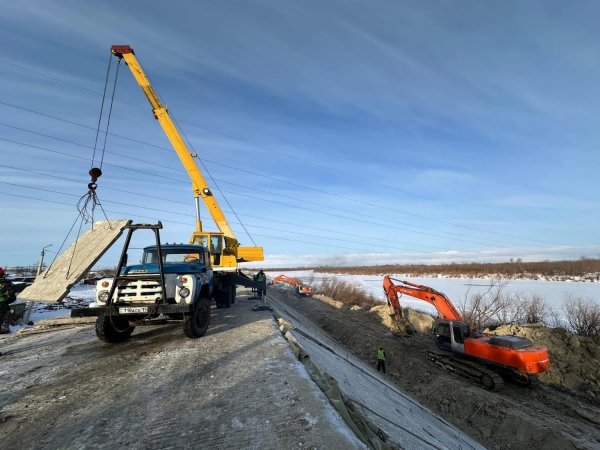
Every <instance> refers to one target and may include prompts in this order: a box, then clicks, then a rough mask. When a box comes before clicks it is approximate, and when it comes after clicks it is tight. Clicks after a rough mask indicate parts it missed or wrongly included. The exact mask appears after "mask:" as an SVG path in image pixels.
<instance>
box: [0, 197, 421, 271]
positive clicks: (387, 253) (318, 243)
mask: <svg viewBox="0 0 600 450" xmlns="http://www.w3.org/2000/svg"><path fill="white" fill-rule="evenodd" d="M0 194H2V195H10V196H13V197H19V198H26V199H30V200H37V201H41V202H48V203H53V204H58V205H65V206H70V207H72V206H73V205H71V204H69V203H64V202H57V201H53V200H42V199H39V198H36V197H29V196H26V195H20V194H11V193H9V192H0ZM107 203H109V202H107ZM106 211H107V212H110V213H113V214H123V213H122V212H119V211H111V210H108V209H107V210H106ZM126 215H129V216H133V217H140V218H143V219H151V220H161V221H162V222H166V223H176V224H181V225H189V226H192V224H191V223H187V222H177V221H173V220H163V219H158V218H156V217H148V216H141V215H137V214H131V213H127V214H126ZM255 236H260V237H265V238H268V239H277V240H283V241H290V242H301V243H303V244H311V245H317V246H319V247H333V248H342V249H346V250H354V251H364V252H367V253H368V254H381V255H389V254H391V253H389V252H377V251H373V250H366V249H360V248H354V247H343V246H339V245H331V244H323V243H320V242H310V241H306V240H301V241H300V240H297V239H289V238H282V237H278V236H272V235H262V234H255ZM325 239H327V238H325ZM401 257H403V258H411V257H412V258H416V257H418V258H422V257H420V256H417V255H401ZM424 259H427V258H424Z"/></svg>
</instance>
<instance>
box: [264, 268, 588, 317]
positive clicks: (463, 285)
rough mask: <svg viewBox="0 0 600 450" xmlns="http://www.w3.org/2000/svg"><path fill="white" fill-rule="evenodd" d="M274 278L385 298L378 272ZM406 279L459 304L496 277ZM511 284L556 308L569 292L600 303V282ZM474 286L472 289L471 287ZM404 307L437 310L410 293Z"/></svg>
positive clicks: (303, 273)
mask: <svg viewBox="0 0 600 450" xmlns="http://www.w3.org/2000/svg"><path fill="white" fill-rule="evenodd" d="M265 273H266V274H267V275H268V276H270V277H275V276H277V275H280V274H281V273H283V274H285V275H288V276H290V277H297V278H301V279H302V280H304V281H305V282H307V283H310V282H311V280H312V284H314V285H318V283H319V280H322V279H324V278H331V277H336V278H340V279H342V280H345V281H348V282H351V283H355V284H359V285H361V286H362V287H363V288H364V289H365V290H366V291H367V292H369V293H371V294H373V295H374V296H375V297H377V298H379V299H381V301H385V296H384V294H383V277H382V276H377V275H340V274H334V273H316V272H313V271H312V270H302V271H289V272H268V271H266V272H265ZM396 278H399V279H405V280H407V281H410V282H411V283H415V284H422V285H425V286H429V287H432V288H433V289H436V290H438V291H440V292H443V293H444V294H446V295H447V296H448V298H449V299H450V300H451V301H452V302H453V303H455V304H456V305H457V306H458V305H460V304H461V303H462V302H463V301H464V298H465V296H466V295H467V292H469V295H470V294H472V293H477V292H485V291H486V290H487V289H488V288H489V283H490V282H491V281H492V280H485V279H484V280H482V279H472V280H469V279H464V278H418V277H402V278H400V277H396ZM507 282H508V284H507V285H506V287H505V288H504V292H505V293H507V294H513V295H519V296H532V295H540V296H542V297H544V298H545V299H546V301H547V303H548V304H549V305H550V306H552V308H554V309H556V310H560V309H561V308H562V303H563V300H564V298H565V295H567V294H571V293H572V294H573V295H574V296H575V297H582V298H589V299H593V300H594V301H595V302H597V303H600V283H589V282H588V283H583V282H570V281H534V280H507ZM469 287H470V290H469ZM401 302H402V304H403V305H404V306H407V307H409V308H414V309H418V310H421V311H425V312H430V313H435V312H436V311H435V309H434V308H433V307H432V306H430V305H428V304H426V303H425V302H422V301H420V300H415V299H410V298H409V297H407V296H404V297H402V300H401Z"/></svg>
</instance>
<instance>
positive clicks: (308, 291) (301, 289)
mask: <svg viewBox="0 0 600 450" xmlns="http://www.w3.org/2000/svg"><path fill="white" fill-rule="evenodd" d="M280 281H281V282H284V283H288V284H291V285H292V286H294V287H295V288H296V292H297V293H298V295H300V297H310V296H312V293H313V292H312V288H311V287H310V286H306V285H303V284H300V283H298V280H296V279H295V278H291V277H288V276H287V275H279V276H278V277H276V278H274V279H273V281H272V282H271V284H272V285H273V284H276V283H279V282H280Z"/></svg>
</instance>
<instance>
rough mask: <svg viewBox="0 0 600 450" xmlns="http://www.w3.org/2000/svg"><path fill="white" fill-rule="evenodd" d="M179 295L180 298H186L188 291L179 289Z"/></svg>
mask: <svg viewBox="0 0 600 450" xmlns="http://www.w3.org/2000/svg"><path fill="white" fill-rule="evenodd" d="M179 295H180V296H181V298H186V297H187V296H188V295H190V290H189V289H188V288H181V290H180V291H179Z"/></svg>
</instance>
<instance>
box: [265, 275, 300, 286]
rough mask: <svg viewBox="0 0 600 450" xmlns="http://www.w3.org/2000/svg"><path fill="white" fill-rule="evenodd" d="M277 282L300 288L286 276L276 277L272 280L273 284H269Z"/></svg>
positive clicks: (293, 280)
mask: <svg viewBox="0 0 600 450" xmlns="http://www.w3.org/2000/svg"><path fill="white" fill-rule="evenodd" d="M279 281H284V282H286V283H289V284H291V285H293V286H296V287H298V286H300V285H299V284H298V282H297V281H296V280H295V279H293V278H291V277H288V276H286V275H279V276H278V277H276V278H275V279H274V280H273V282H272V283H271V284H275V283H277V282H279Z"/></svg>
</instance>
